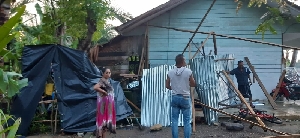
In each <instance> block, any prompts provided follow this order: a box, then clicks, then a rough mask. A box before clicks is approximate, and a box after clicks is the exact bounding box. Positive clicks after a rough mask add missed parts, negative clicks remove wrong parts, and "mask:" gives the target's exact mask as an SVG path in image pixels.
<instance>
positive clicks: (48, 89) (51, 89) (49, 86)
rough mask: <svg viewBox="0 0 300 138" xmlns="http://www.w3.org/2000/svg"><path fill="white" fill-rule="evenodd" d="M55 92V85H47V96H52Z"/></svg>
mask: <svg viewBox="0 0 300 138" xmlns="http://www.w3.org/2000/svg"><path fill="white" fill-rule="evenodd" d="M53 91H54V83H48V84H46V89H45V94H46V95H49V96H51V95H52V92H53Z"/></svg>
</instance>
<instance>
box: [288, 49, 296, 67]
mask: <svg viewBox="0 0 300 138" xmlns="http://www.w3.org/2000/svg"><path fill="white" fill-rule="evenodd" d="M297 55H298V50H296V49H294V50H293V55H292V60H291V64H290V67H295V65H296V62H297Z"/></svg>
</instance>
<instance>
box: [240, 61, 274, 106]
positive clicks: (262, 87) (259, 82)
mask: <svg viewBox="0 0 300 138" xmlns="http://www.w3.org/2000/svg"><path fill="white" fill-rule="evenodd" d="M244 58H245V60H246V62H247V64H248V66H249V68H250V70H251V71H252V73H253V75H254V77H255V79H256V81H257V83H258V85H259V86H260V88H261V89H262V91H263V92H264V94H265V95H266V97H267V99H268V101H269V102H270V104H271V106H272V108H273V109H275V110H276V109H277V107H276V103H275V102H274V100H273V98H272V97H271V95H270V94H269V93H268V91H267V90H266V88H265V86H264V85H263V83H262V82H261V80H260V79H259V77H258V75H257V74H256V71H255V69H254V67H253V66H252V64H251V62H250V60H249V58H248V57H244Z"/></svg>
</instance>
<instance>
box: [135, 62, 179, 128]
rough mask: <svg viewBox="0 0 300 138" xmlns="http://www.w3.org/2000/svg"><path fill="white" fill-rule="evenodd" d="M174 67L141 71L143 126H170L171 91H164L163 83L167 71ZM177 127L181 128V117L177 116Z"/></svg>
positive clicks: (159, 67)
mask: <svg viewBox="0 0 300 138" xmlns="http://www.w3.org/2000/svg"><path fill="white" fill-rule="evenodd" d="M174 67H175V66H170V65H161V66H157V67H154V68H150V69H144V70H143V77H142V86H143V88H142V105H141V110H142V113H141V124H142V125H143V126H147V127H150V126H152V125H155V124H161V125H162V126H170V125H171V91H170V90H168V89H166V85H165V81H166V78H167V73H168V71H169V70H171V69H173V68H174ZM178 125H179V126H183V121H182V116H179V121H178Z"/></svg>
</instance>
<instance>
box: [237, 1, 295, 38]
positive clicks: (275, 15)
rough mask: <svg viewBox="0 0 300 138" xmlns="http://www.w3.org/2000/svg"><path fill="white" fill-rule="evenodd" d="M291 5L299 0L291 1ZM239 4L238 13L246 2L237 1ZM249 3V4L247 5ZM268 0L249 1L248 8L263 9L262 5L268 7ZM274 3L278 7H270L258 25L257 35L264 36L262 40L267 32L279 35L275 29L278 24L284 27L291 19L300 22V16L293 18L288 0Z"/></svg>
mask: <svg viewBox="0 0 300 138" xmlns="http://www.w3.org/2000/svg"><path fill="white" fill-rule="evenodd" d="M289 1H290V2H291V3H294V2H296V1H297V0H289ZM235 2H237V8H236V12H238V11H239V10H240V9H241V8H242V6H243V4H244V3H245V1H244V0H235ZM247 2H248V4H247ZM267 2H268V1H267V0H247V1H246V4H247V7H261V6H262V5H266V4H268V3H267ZM273 2H276V3H277V5H278V6H277V7H268V6H267V10H268V12H267V13H265V14H264V15H262V17H261V18H260V19H261V20H262V22H261V23H260V24H259V25H258V27H257V29H256V31H255V34H259V33H261V34H262V39H264V35H265V33H266V32H271V33H272V34H277V31H276V29H275V27H274V25H276V24H280V25H283V24H284V22H285V21H287V20H290V19H293V18H294V19H296V21H297V22H300V16H296V17H292V15H291V13H290V11H289V7H288V4H287V0H274V1H273Z"/></svg>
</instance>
